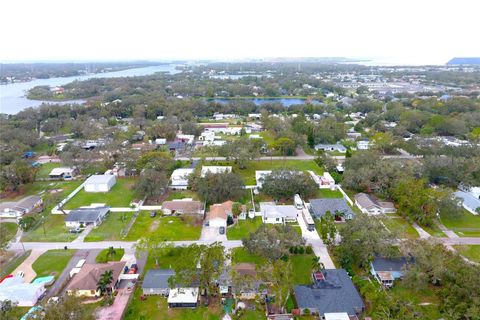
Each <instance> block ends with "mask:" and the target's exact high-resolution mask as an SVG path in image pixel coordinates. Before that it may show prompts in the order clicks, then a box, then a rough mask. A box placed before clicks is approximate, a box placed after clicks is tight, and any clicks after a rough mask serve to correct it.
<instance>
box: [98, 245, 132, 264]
mask: <svg viewBox="0 0 480 320" xmlns="http://www.w3.org/2000/svg"><path fill="white" fill-rule="evenodd" d="M107 253H108V249H103V250H102V251H100V253H99V254H98V256H97V257H96V258H95V260H96V261H97V262H98V263H104V262H109V261H120V259H122V257H123V255H124V254H125V250H124V249H120V248H115V254H114V255H111V256H109V257H108V260H107Z"/></svg>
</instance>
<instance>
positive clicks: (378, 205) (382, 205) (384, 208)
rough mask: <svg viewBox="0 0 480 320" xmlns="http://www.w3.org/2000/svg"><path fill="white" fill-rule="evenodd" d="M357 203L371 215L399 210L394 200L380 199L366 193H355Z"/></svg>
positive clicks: (364, 211) (363, 210)
mask: <svg viewBox="0 0 480 320" xmlns="http://www.w3.org/2000/svg"><path fill="white" fill-rule="evenodd" d="M355 205H356V206H357V207H358V208H359V209H360V210H361V211H362V212H363V213H367V214H370V215H378V214H386V213H395V212H396V211H397V210H396V209H395V206H394V204H393V202H390V201H379V200H377V199H376V198H374V197H373V196H371V195H368V194H366V193H358V194H356V195H355Z"/></svg>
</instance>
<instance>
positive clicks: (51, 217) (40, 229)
mask: <svg viewBox="0 0 480 320" xmlns="http://www.w3.org/2000/svg"><path fill="white" fill-rule="evenodd" d="M37 219H41V217H40V216H38V218H37ZM77 236H78V235H77V234H72V233H69V232H68V229H67V227H66V226H65V216H64V215H63V214H47V215H46V216H45V218H44V223H42V222H39V223H38V226H37V227H36V228H35V229H33V230H31V231H29V232H27V233H24V234H23V236H22V240H23V241H25V242H36V241H47V242H52V241H53V242H68V241H72V240H73V239H75V238H76V237H77Z"/></svg>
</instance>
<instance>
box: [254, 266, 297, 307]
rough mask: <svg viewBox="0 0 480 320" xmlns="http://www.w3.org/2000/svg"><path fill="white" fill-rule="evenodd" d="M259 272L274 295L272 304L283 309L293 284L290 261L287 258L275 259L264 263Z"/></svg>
mask: <svg viewBox="0 0 480 320" xmlns="http://www.w3.org/2000/svg"><path fill="white" fill-rule="evenodd" d="M259 274H260V278H261V279H262V280H263V281H265V282H268V283H269V284H270V289H271V290H272V293H273V295H274V296H275V299H274V304H275V305H276V306H277V307H279V308H280V309H281V310H282V311H283V310H284V307H285V303H286V302H287V300H288V296H289V295H290V291H291V290H292V288H293V286H294V284H295V282H294V278H293V267H292V263H291V262H290V261H288V260H287V261H283V260H276V261H273V262H272V264H269V265H264V266H263V267H262V269H261V270H260V272H259Z"/></svg>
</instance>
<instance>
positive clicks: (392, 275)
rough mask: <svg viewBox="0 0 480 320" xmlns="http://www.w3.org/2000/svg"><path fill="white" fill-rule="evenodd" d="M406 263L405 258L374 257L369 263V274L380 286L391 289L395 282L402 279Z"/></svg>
mask: <svg viewBox="0 0 480 320" xmlns="http://www.w3.org/2000/svg"><path fill="white" fill-rule="evenodd" d="M407 263H408V261H407V258H405V257H402V258H382V257H375V259H374V260H373V261H372V262H370V273H371V274H372V275H373V276H374V277H375V279H377V281H378V282H379V283H380V284H381V285H383V286H385V287H387V288H391V287H393V282H394V281H395V280H397V279H400V278H402V277H403V275H404V273H405V267H406V265H407Z"/></svg>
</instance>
